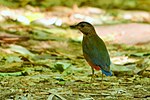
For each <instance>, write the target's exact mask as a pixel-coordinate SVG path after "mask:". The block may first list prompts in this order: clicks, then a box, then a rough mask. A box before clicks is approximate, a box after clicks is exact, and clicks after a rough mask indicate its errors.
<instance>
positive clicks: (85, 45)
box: [70, 21, 112, 80]
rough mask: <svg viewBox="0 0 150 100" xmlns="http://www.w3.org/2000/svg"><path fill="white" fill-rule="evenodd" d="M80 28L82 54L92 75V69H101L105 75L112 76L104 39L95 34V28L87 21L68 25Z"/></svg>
mask: <svg viewBox="0 0 150 100" xmlns="http://www.w3.org/2000/svg"><path fill="white" fill-rule="evenodd" d="M70 27H71V28H75V29H78V30H80V31H81V32H82V33H83V40H82V51H83V56H84V58H85V59H86V61H87V62H88V64H89V65H90V66H91V68H92V77H93V76H94V70H101V71H102V80H103V74H105V75H106V76H112V71H111V70H110V64H111V61H110V56H109V53H108V50H107V48H106V45H105V43H104V41H103V40H102V39H101V38H100V37H99V36H98V35H97V33H96V31H95V28H94V27H93V25H92V24H90V23H89V22H85V21H82V22H80V23H78V24H76V25H72V26H70Z"/></svg>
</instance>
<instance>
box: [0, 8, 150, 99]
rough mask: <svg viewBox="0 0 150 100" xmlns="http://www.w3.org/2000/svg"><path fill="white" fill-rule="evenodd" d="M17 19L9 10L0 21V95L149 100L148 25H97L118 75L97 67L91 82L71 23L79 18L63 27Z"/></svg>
mask: <svg viewBox="0 0 150 100" xmlns="http://www.w3.org/2000/svg"><path fill="white" fill-rule="evenodd" d="M7 9H8V8H7ZM65 9H66V8H65ZM34 10H35V9H34ZM55 10H57V11H58V12H59V10H58V9H55ZM82 10H84V9H82ZM2 11H3V10H2V9H1V12H0V15H3V16H4V15H5V14H4V12H3V13H2ZM5 11H6V10H5ZM21 11H22V10H21ZM67 11H68V10H67ZM69 11H70V10H69ZM94 11H95V10H94ZM96 11H97V10H96ZM75 12H78V10H76V11H75ZM136 13H137V11H136ZM140 13H141V12H140ZM144 13H145V12H144ZM37 15H39V14H36V15H35V16H37ZM56 15H57V14H56ZM104 16H106V15H105V14H104ZM9 17H10V16H9ZM80 17H81V16H80ZM13 18H14V17H13ZM13 18H8V15H7V18H6V15H5V21H3V22H1V23H0V45H1V47H0V55H1V56H0V99H1V100H8V99H9V100H116V99H119V100H148V99H150V38H149V37H150V25H149V24H146V23H137V22H136V21H135V22H130V21H129V22H128V23H122V22H121V23H118V22H117V24H113V25H112V24H111V25H106V24H105V25H103V24H102V25H97V24H96V25H95V28H96V31H97V33H98V35H99V36H100V37H101V38H102V39H103V40H104V41H105V43H106V46H107V48H108V50H109V53H110V57H111V61H112V64H111V70H112V72H113V76H111V77H106V76H104V78H103V81H102V75H101V71H95V79H94V80H93V81H91V68H90V66H89V65H88V64H87V62H86V61H85V59H84V57H83V55H82V47H81V41H82V34H81V33H80V32H79V31H77V30H72V29H70V28H69V25H71V24H74V22H71V23H70V22H68V24H65V25H64V26H63V27H62V26H59V25H60V24H61V21H60V20H59V21H58V23H55V24H56V26H55V25H50V26H43V25H35V24H30V25H25V23H24V22H22V20H18V21H16V20H14V19H13ZM22 18H23V17H22ZM96 18H97V17H96ZM107 18H108V17H107ZM20 21H21V22H22V23H23V24H22V23H21V22H20ZM79 21H80V20H79ZM146 21H148V20H146ZM76 22H77V21H76ZM113 23H114V22H113ZM115 23H116V22H115ZM57 25H58V26H57Z"/></svg>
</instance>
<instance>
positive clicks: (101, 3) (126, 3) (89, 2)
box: [0, 0, 150, 11]
mask: <svg viewBox="0 0 150 100" xmlns="http://www.w3.org/2000/svg"><path fill="white" fill-rule="evenodd" d="M0 4H1V5H5V6H9V7H24V6H26V5H31V6H38V7H44V8H47V7H52V6H68V7H71V6H73V5H74V4H77V5H78V6H93V7H100V8H104V9H130V10H135V9H136V10H147V11H150V0H0Z"/></svg>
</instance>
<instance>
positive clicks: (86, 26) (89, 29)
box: [70, 22, 95, 35]
mask: <svg viewBox="0 0 150 100" xmlns="http://www.w3.org/2000/svg"><path fill="white" fill-rule="evenodd" d="M70 27H71V28H76V29H79V30H80V31H81V32H82V33H83V34H84V35H88V34H92V33H95V29H94V27H93V26H92V25H91V24H90V23H88V22H80V23H78V24H77V25H72V26H70Z"/></svg>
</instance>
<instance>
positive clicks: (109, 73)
mask: <svg viewBox="0 0 150 100" xmlns="http://www.w3.org/2000/svg"><path fill="white" fill-rule="evenodd" d="M102 73H103V74H105V75H106V76H112V71H109V72H108V71H105V70H103V69H102Z"/></svg>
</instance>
